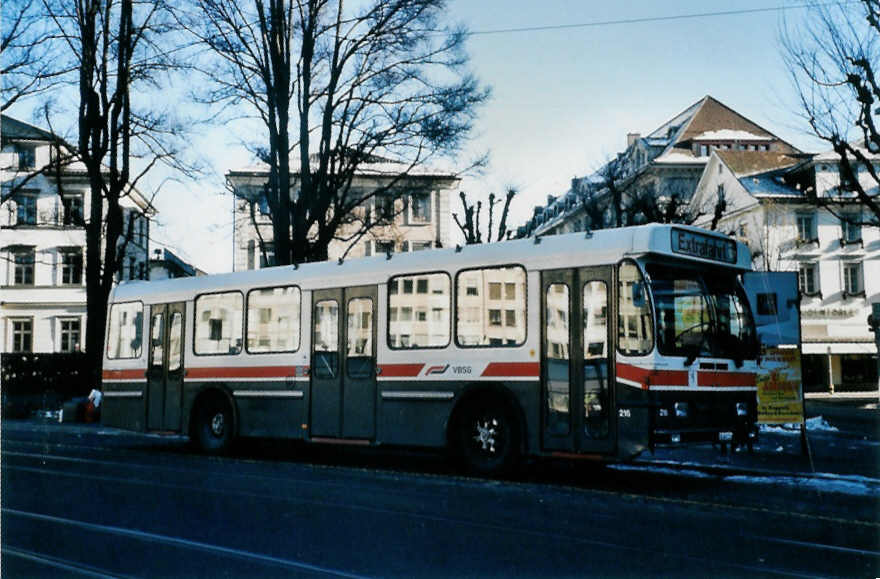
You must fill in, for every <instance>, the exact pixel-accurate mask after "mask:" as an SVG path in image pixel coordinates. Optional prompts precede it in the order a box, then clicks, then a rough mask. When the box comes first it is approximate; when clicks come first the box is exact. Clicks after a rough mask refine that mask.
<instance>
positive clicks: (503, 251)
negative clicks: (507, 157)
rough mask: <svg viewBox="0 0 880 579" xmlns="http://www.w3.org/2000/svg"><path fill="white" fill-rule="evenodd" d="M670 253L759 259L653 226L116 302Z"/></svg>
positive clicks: (292, 270) (173, 287)
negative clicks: (494, 266) (488, 267)
mask: <svg viewBox="0 0 880 579" xmlns="http://www.w3.org/2000/svg"><path fill="white" fill-rule="evenodd" d="M646 254H656V255H667V256H672V257H675V258H681V259H683V260H686V261H694V262H699V263H706V264H714V265H720V266H725V267H730V268H734V269H736V270H737V271H746V270H749V269H751V256H750V254H749V250H748V248H747V247H746V246H745V244H743V243H741V242H736V241H734V240H732V239H731V238H729V237H726V236H724V235H721V234H719V233H717V232H712V231H707V230H704V229H699V228H697V227H691V226H685V225H665V224H648V225H639V226H634V227H622V228H618V229H603V230H599V231H594V232H592V233H589V234H585V233H584V232H578V233H567V234H561V235H552V236H547V237H540V238H537V241H536V238H527V239H517V240H511V241H504V242H500V243H489V244H482V245H468V246H464V247H458V248H450V249H433V250H427V251H419V252H409V253H395V254H392V255H391V257H390V259H389V258H388V256H386V255H384V254H383V255H377V256H372V257H365V258H358V259H352V260H349V261H343V262H341V263H340V262H338V261H325V262H318V263H308V264H302V265H300V266H299V267H298V268H297V267H294V266H292V265H288V266H278V267H269V268H264V269H259V270H247V271H240V272H233V273H224V274H215V275H207V276H198V277H184V278H175V279H164V280H159V281H151V282H149V281H136V282H125V283H122V284H120V285H119V286H117V287H116V289H115V290H114V292H113V294H112V295H111V297H110V301H111V302H115V303H119V302H128V301H137V300H140V301H144V302H146V303H166V302H175V301H185V300H189V299H192V298H193V296H195V295H197V294H201V293H209V292H218V291H226V290H233V289H235V290H247V289H250V288H258V287H271V286H280V285H297V286H299V287H300V288H301V289H304V290H311V289H320V288H332V287H351V286H359V285H372V284H376V283H384V281H385V280H386V279H388V278H389V277H392V276H394V275H406V274H415V273H426V272H430V271H456V270H460V269H467V268H471V267H482V266H492V265H504V264H519V265H523V266H524V267H525V268H526V269H528V270H536V269H556V268H565V267H581V266H590V265H600V264H611V263H617V262H618V261H620V260H621V259H623V258H624V257H637V256H640V255H646Z"/></svg>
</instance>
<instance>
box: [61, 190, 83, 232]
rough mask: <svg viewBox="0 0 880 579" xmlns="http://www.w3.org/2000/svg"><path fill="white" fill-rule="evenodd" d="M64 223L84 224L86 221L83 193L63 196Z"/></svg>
mask: <svg viewBox="0 0 880 579" xmlns="http://www.w3.org/2000/svg"><path fill="white" fill-rule="evenodd" d="M61 204H62V207H63V217H62V221H63V223H64V225H82V224H83V223H84V222H85V217H84V209H83V196H82V195H65V196H64V197H62V198H61Z"/></svg>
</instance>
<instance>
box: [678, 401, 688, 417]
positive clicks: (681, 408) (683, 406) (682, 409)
mask: <svg viewBox="0 0 880 579" xmlns="http://www.w3.org/2000/svg"><path fill="white" fill-rule="evenodd" d="M675 417H676V418H687V417H688V403H687V402H676V403H675Z"/></svg>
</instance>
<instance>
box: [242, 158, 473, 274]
mask: <svg viewBox="0 0 880 579" xmlns="http://www.w3.org/2000/svg"><path fill="white" fill-rule="evenodd" d="M405 169H406V167H404V166H402V165H399V164H395V163H386V162H383V163H375V164H369V165H367V164H364V165H362V166H361V167H360V168H359V170H358V172H357V173H356V174H355V176H354V178H353V180H352V183H351V187H350V192H351V194H353V195H364V196H366V195H369V193H370V192H371V191H378V190H383V189H385V188H387V187H388V185H389V183H392V182H394V181H395V180H399V182H398V183H396V184H395V185H394V188H393V191H394V193H393V194H386V193H381V194H377V195H376V196H374V197H372V198H371V199H370V200H369V201H368V203H367V204H366V206H364V207H363V208H361V211H363V215H361V218H368V219H370V220H371V222H373V223H382V222H383V221H387V224H384V225H376V226H374V227H373V228H372V229H370V230H369V232H368V233H367V234H366V235H364V236H363V237H361V238H359V239H354V240H351V241H348V240H347V238H349V237H351V233H352V232H351V231H350V230H349V229H351V228H355V230H356V229H357V228H359V225H352V226H350V227H349V226H345V227H346V228H347V229H345V230H343V231H339V232H337V238H338V239H335V240H333V241H332V242H331V244H330V247H329V251H328V259H330V260H335V259H338V258H340V257H342V256H345V258H346V259H351V258H356V257H363V256H368V255H374V254H379V253H387V252H406V251H420V250H424V249H430V248H433V247H448V246H449V245H450V242H451V235H450V234H451V230H450V227H451V208H450V192H451V191H452V190H453V189H454V188H456V187H457V186H458V183H459V181H460V180H459V178H458V177H457V176H455V175H453V174H450V173H445V172H442V171H435V170H431V169H429V168H417V169H416V170H411V171H409V173H408V175H407V176H406V177H404V178H399V171H403V170H405ZM268 174H269V171H268V166H267V165H265V164H263V165H257V166H254V167H248V168H244V169H240V170H236V171H230V172H229V173H227V175H226V179H227V183H228V184H229V186H230V188H231V189H232V191H233V194H234V196H235V210H234V213H233V218H234V225H233V266H232V268H233V271H240V270H247V269H259V268H263V267H267V266H269V265H273V264H274V252H273V249H272V248H273V245H272V239H273V231H272V222H271V220H270V218H269V208H268V204H267V203H266V201H265V197H263V196H262V190H263V187H264V185H265V183H266V182H267V180H268ZM292 177H293V183H292V185H291V187H292V189H291V195H292V196H294V198H295V196H296V195H298V194H299V192H298V190H297V187H298V185H297V181H296V175H293V176H292ZM252 203H253V204H254V213H253V216H252V215H251V204H252ZM388 217H390V218H388ZM261 239H262V242H263V247H265V249H266V251H265V252H263V251H261V249H260V248H261V243H260V240H261Z"/></svg>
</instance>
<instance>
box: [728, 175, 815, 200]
mask: <svg viewBox="0 0 880 579" xmlns="http://www.w3.org/2000/svg"><path fill="white" fill-rule="evenodd" d="M739 182H740V183H741V184H742V186H743V187H744V188H745V190H746V191H748V193H749V194H750V195H752V196H753V197H786V198H792V199H794V198H800V197H803V196H804V194H803V193H802V192H801V191H798V190H797V189H795V188H794V187H792V186H791V185H787V184H786V183H785V182H784V181H783V180H782V176H781V174H780V172H779V171H772V172H769V173H763V174H760V175H752V176H749V177H742V178H740V179H739Z"/></svg>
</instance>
